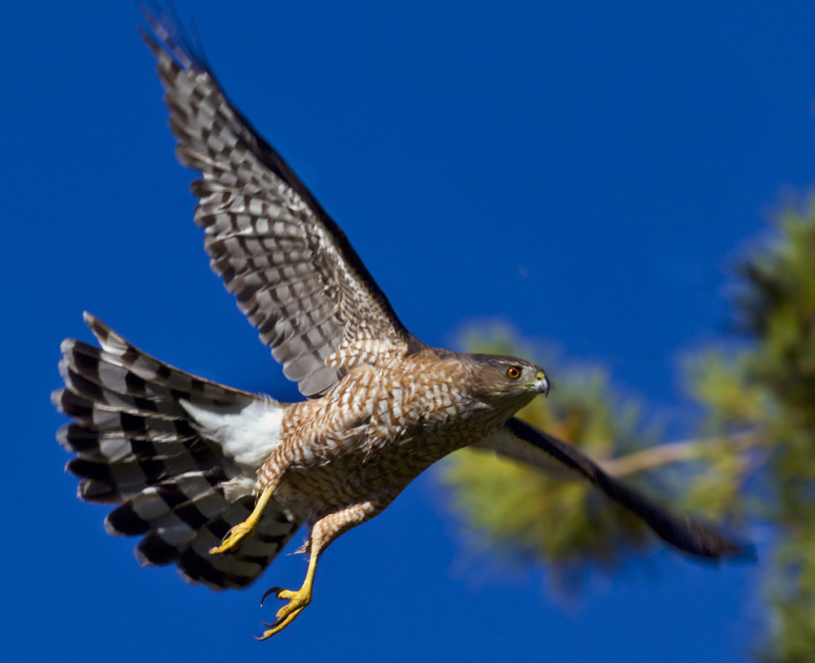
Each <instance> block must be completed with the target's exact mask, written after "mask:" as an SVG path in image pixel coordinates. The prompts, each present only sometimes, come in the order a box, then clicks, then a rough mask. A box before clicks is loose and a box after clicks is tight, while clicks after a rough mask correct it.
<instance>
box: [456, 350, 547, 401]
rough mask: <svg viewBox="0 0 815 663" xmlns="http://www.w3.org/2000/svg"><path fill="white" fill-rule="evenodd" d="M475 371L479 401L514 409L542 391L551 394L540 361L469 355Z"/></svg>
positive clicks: (473, 382) (474, 385)
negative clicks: (536, 362) (538, 362)
mask: <svg viewBox="0 0 815 663" xmlns="http://www.w3.org/2000/svg"><path fill="white" fill-rule="evenodd" d="M466 357H467V359H468V361H467V363H468V364H469V365H470V368H471V371H472V380H471V383H470V385H469V386H470V392H471V393H472V395H473V396H475V397H476V398H477V399H478V400H480V401H482V402H485V403H489V404H490V405H492V406H494V407H497V408H499V409H502V410H503V409H507V410H511V411H512V412H514V411H516V410H518V409H520V408H522V407H523V406H524V405H526V404H527V403H528V402H529V401H531V400H532V399H533V398H535V396H537V395H538V394H543V395H544V396H546V395H547V394H548V393H549V380H548V379H547V378H546V373H544V371H543V369H542V368H541V367H540V366H538V365H537V364H533V363H532V362H531V361H526V360H525V359H519V358H518V357H506V356H502V355H466Z"/></svg>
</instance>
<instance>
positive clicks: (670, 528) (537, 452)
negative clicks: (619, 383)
mask: <svg viewBox="0 0 815 663" xmlns="http://www.w3.org/2000/svg"><path fill="white" fill-rule="evenodd" d="M473 446H474V447H475V448H479V449H489V450H492V451H495V452H496V453H498V454H501V455H502V456H507V457H508V458H512V459H513V460H517V461H520V462H523V463H526V464H528V465H532V466H533V467H537V468H538V469H542V470H544V471H547V472H549V471H551V470H552V469H555V470H557V471H558V472H559V473H562V471H563V470H565V469H567V468H568V470H570V472H569V473H570V474H572V475H573V476H574V473H576V474H577V475H578V476H580V477H582V478H584V479H588V480H589V481H591V482H592V483H593V484H594V485H595V486H597V487H598V488H599V489H600V490H602V491H603V492H604V493H605V494H606V495H608V496H609V497H610V498H611V499H613V500H614V501H616V502H618V503H619V504H621V505H622V506H624V507H626V508H627V509H629V510H630V511H632V512H633V513H635V514H636V515H637V516H639V517H640V518H642V519H643V520H644V521H645V522H646V523H647V524H648V526H649V527H650V528H651V529H652V530H654V532H656V533H657V534H658V535H659V536H660V537H662V538H663V539H664V540H665V541H667V542H668V543H670V544H671V545H674V546H676V547H677V548H679V549H681V550H684V551H685V552H689V553H691V554H693V555H699V556H700V557H710V558H718V557H722V556H724V555H750V554H752V553H751V549H750V548H749V546H748V547H745V546H743V545H739V544H737V543H734V542H732V541H729V540H728V539H726V538H725V537H724V536H722V534H721V533H720V532H719V531H718V530H717V529H716V528H715V527H714V526H713V525H710V524H708V523H705V522H703V521H700V520H695V519H692V518H689V517H687V516H678V515H675V514H673V513H671V512H670V511H668V510H667V509H665V508H663V507H661V506H658V505H657V504H654V503H653V502H652V501H651V500H649V499H648V498H647V497H645V496H644V495H642V494H641V493H639V492H637V491H636V490H634V489H632V488H629V487H628V486H626V485H625V484H624V483H622V482H621V481H618V480H617V479H614V478H613V477H610V476H609V475H607V474H606V473H605V472H603V470H601V469H600V468H599V467H598V466H597V465H596V464H595V463H594V462H592V461H591V460H590V459H589V458H587V457H586V456H584V455H583V454H582V453H580V452H579V451H578V450H577V449H575V448H574V447H573V446H572V445H571V444H567V443H566V442H562V441H561V440H558V439H557V438H555V437H552V436H551V435H547V434H546V433H544V432H543V431H540V430H538V429H537V428H535V427H533V426H530V425H529V424H527V423H525V422H523V421H521V420H520V419H517V418H513V419H510V420H509V421H508V422H506V423H505V424H504V425H503V426H502V427H501V428H499V429H498V431H496V432H495V433H493V434H492V435H490V436H488V437H487V438H485V439H483V440H481V441H480V442H478V443H477V444H475V445H473Z"/></svg>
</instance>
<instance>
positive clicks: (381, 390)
mask: <svg viewBox="0 0 815 663" xmlns="http://www.w3.org/2000/svg"><path fill="white" fill-rule="evenodd" d="M439 364H442V362H436V366H437V368H436V370H433V371H422V370H406V368H405V367H400V368H399V370H386V369H382V368H374V367H371V366H364V367H360V368H359V369H357V370H355V371H353V372H352V373H350V374H349V375H348V376H346V378H345V379H344V380H343V381H342V382H340V383H339V384H338V385H337V386H336V387H335V388H334V389H333V390H331V391H330V392H329V393H328V394H326V395H325V396H324V397H322V398H320V399H316V400H311V401H306V402H303V403H296V404H293V405H291V406H290V407H289V409H288V410H287V412H286V414H285V415H284V419H283V428H282V435H281V444H280V446H279V447H278V448H277V449H276V450H275V452H274V453H273V454H272V456H271V457H270V458H269V460H268V461H267V463H266V464H265V465H264V466H263V468H262V470H261V473H260V477H259V479H258V486H257V487H258V489H262V488H263V487H265V486H266V485H269V484H272V485H274V492H275V497H276V498H277V499H279V500H280V501H282V502H290V503H292V505H295V504H297V505H300V507H301V508H297V510H298V511H301V510H302V509H303V508H304V509H305V511H307V512H308V513H309V518H311V517H313V516H317V517H319V516H321V515H324V514H325V513H329V512H332V511H333V510H335V509H337V508H341V507H345V506H348V505H351V504H358V503H364V502H373V503H374V504H375V505H377V506H379V507H380V508H384V507H385V506H387V504H388V503H390V502H391V501H392V500H393V499H394V498H395V497H396V496H397V495H398V494H399V493H400V492H401V491H402V490H403V489H404V488H405V487H406V486H407V485H408V484H409V483H410V482H411V481H412V480H413V479H414V478H416V477H417V476H418V475H419V474H420V473H421V472H423V471H424V470H425V469H426V468H427V467H428V466H430V465H431V464H432V463H434V462H436V461H437V460H439V459H440V458H442V457H443V456H445V455H447V454H448V453H450V452H452V451H454V450H456V449H459V448H461V447H463V446H466V445H468V444H471V443H473V442H475V441H477V440H478V439H480V438H481V437H483V435H485V434H486V433H487V432H489V430H490V429H492V428H494V427H495V426H497V425H498V424H500V423H501V422H500V420H497V419H496V420H495V421H494V422H492V421H490V419H491V418H494V413H489V412H485V408H484V406H483V405H482V404H473V403H472V399H469V398H468V397H467V395H466V394H464V393H462V392H461V391H460V390H459V389H458V388H457V386H456V380H455V379H454V378H455V377H456V376H455V371H456V369H457V368H458V366H456V365H454V366H451V367H446V366H443V365H442V366H441V368H442V369H445V370H439V369H438V365H439ZM407 369H410V366H408V367H407ZM490 414H492V415H493V416H492V417H490V416H489V415H490ZM303 515H305V514H303Z"/></svg>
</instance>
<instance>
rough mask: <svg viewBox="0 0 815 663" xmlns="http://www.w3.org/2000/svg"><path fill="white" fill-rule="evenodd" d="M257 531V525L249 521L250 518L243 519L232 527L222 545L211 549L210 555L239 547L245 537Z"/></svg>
mask: <svg viewBox="0 0 815 663" xmlns="http://www.w3.org/2000/svg"><path fill="white" fill-rule="evenodd" d="M254 531H255V526H254V524H253V523H249V521H248V520H245V521H243V522H242V523H239V524H237V525H235V527H233V528H232V529H230V530H229V531H228V532H227V533H226V536H225V537H224V539H223V541H221V545H220V546H215V547H213V548H210V549H209V554H210V555H222V554H224V553H228V552H230V551H231V550H234V549H235V548H237V547H238V546H239V545H240V544H241V543H242V542H243V540H244V539H246V538H247V537H249V536H250V535H251V534H252V533H253V532H254Z"/></svg>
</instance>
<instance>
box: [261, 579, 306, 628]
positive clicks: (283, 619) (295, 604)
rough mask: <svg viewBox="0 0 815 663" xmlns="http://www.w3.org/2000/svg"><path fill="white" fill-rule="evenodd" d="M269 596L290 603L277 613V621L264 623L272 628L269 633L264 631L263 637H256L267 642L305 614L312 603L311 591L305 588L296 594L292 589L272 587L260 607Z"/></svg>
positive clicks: (264, 596)
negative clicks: (298, 616) (304, 611)
mask: <svg viewBox="0 0 815 663" xmlns="http://www.w3.org/2000/svg"><path fill="white" fill-rule="evenodd" d="M269 594H274V595H275V596H276V597H277V598H279V599H284V600H285V599H288V600H289V602H288V603H287V604H286V605H284V606H283V607H282V608H280V610H278V611H277V615H275V617H276V619H275V620H274V622H273V623H272V624H268V623H266V622H263V625H264V626H271V628H270V629H269V630H268V631H264V632H263V635H260V636H255V637H256V638H257V639H258V640H266V639H267V638H271V637H272V636H273V635H276V634H278V633H280V631H282V630H283V629H284V628H286V627H287V626H288V625H289V624H291V623H292V622H293V621H294V620H295V619H297V615H299V614H300V613H301V612H303V610H305V608H306V606H307V605H308V604H309V603H311V590H310V589H307V588H305V587H303V588H301V589H300V590H298V591H296V592H293V591H291V590H290V589H282V588H280V587H272V588H271V589H270V590H268V591H267V592H266V593H265V594H264V595H263V598H262V599H261V600H260V605H263V602H264V601H265V600H266V598H267V597H268V596H269Z"/></svg>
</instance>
